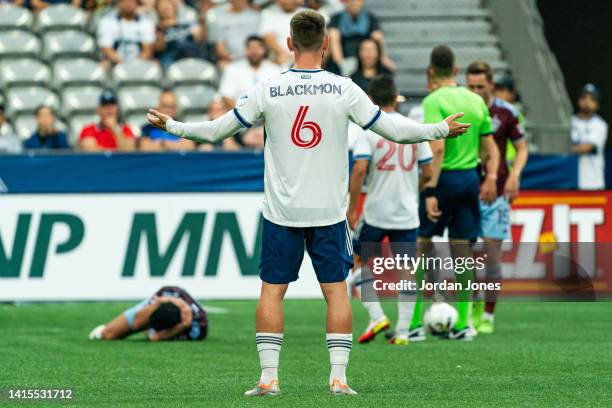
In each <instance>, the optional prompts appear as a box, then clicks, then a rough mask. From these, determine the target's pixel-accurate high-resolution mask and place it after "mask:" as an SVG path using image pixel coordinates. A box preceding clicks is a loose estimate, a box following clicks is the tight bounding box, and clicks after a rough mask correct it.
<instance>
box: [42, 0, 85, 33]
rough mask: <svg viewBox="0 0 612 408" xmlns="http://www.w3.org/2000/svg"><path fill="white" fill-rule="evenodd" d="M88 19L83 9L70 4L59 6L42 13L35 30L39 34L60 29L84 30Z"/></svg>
mask: <svg viewBox="0 0 612 408" xmlns="http://www.w3.org/2000/svg"><path fill="white" fill-rule="evenodd" d="M86 22H87V17H86V16H85V12H84V11H83V10H82V9H78V8H76V7H73V6H70V5H68V4H57V5H53V6H50V7H47V8H46V9H44V10H42V11H40V13H38V17H37V18H36V22H35V24H34V29H35V30H36V31H38V32H45V31H49V30H60V29H75V30H83V29H84V28H85V23H86Z"/></svg>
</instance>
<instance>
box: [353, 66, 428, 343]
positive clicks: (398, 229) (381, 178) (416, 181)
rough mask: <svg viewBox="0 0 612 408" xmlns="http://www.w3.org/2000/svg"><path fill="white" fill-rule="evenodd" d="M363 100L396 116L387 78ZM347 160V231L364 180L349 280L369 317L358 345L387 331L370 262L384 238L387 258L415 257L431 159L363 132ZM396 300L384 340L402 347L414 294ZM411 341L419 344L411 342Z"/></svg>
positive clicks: (424, 147)
mask: <svg viewBox="0 0 612 408" xmlns="http://www.w3.org/2000/svg"><path fill="white" fill-rule="evenodd" d="M368 94H369V95H370V98H371V99H372V100H373V101H374V103H376V104H377V105H378V106H380V108H381V109H382V110H383V111H384V112H388V113H389V115H394V116H400V117H401V116H402V115H401V114H400V113H398V112H396V110H395V109H396V106H397V97H398V95H399V93H398V91H397V87H396V85H395V81H394V80H393V78H392V77H391V76H390V75H380V76H377V77H376V78H374V79H372V81H370V85H369V87H368ZM358 130H359V129H358ZM353 160H354V164H353V172H352V175H351V183H350V188H349V190H350V200H349V210H348V213H347V218H348V220H349V224H350V225H355V224H354V223H355V217H356V209H357V201H358V198H359V195H360V191H361V186H362V185H363V182H364V180H365V177H366V174H367V177H368V185H367V196H366V200H365V206H364V209H363V214H361V217H360V218H359V221H358V222H357V223H356V226H355V243H354V249H355V254H356V256H355V258H356V262H355V264H356V265H358V264H359V263H362V266H361V267H359V268H357V269H356V270H355V271H354V272H353V275H352V276H351V279H350V281H351V282H352V283H354V285H355V286H356V287H357V288H359V289H361V290H360V292H361V300H362V304H363V306H364V307H365V308H366V310H367V311H368V315H369V317H370V323H369V324H368V327H367V328H366V330H365V331H364V332H363V334H362V335H361V336H360V337H359V342H360V343H368V342H370V341H372V340H374V338H375V337H376V335H378V334H379V333H381V332H382V331H385V330H387V329H389V327H390V321H389V319H388V318H387V316H386V315H385V313H384V312H383V309H382V307H381V306H380V302H379V301H378V296H377V292H376V290H375V289H374V284H373V282H374V276H373V275H372V273H371V271H370V266H369V263H370V260H371V259H372V257H374V256H381V255H383V254H384V253H383V251H382V247H381V242H382V241H383V240H384V239H385V238H388V239H389V243H390V249H391V252H392V253H393V255H401V256H403V255H408V256H411V257H415V256H416V239H417V235H418V228H419V190H420V186H421V185H423V184H424V183H425V182H426V181H428V180H429V177H431V161H432V153H431V148H430V147H429V143H427V142H424V143H419V144H411V145H402V144H397V143H394V142H391V141H389V140H387V139H384V138H382V137H381V136H379V135H378V134H376V133H374V132H372V131H371V130H368V131H361V132H360V133H359V134H358V136H357V137H356V141H355V147H354V148H353ZM387 255H389V253H388V251H387ZM399 278H400V279H405V280H409V279H410V278H411V276H410V274H409V271H403V272H402V275H401V276H399ZM347 283H348V281H347ZM397 297H398V299H397V300H398V320H397V326H396V330H395V335H394V336H393V337H392V338H391V339H390V343H391V344H395V345H407V344H408V340H409V338H410V334H411V333H410V331H409V323H410V319H412V312H413V310H412V309H413V306H414V300H415V299H414V298H415V293H411V292H409V291H404V290H402V291H398V294H397ZM412 340H420V339H418V338H415V337H413V338H412Z"/></svg>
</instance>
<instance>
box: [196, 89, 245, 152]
mask: <svg viewBox="0 0 612 408" xmlns="http://www.w3.org/2000/svg"><path fill="white" fill-rule="evenodd" d="M228 110H229V109H228V108H227V106H225V103H224V102H223V100H222V99H221V98H215V99H213V100H212V101H211V102H210V104H209V105H208V109H207V110H206V116H205V117H204V120H215V119H217V118H220V117H221V116H223V115H224V114H225V113H226V112H227V111H228ZM239 137H240V136H239V134H235V135H234V136H233V137H228V138H227V139H223V140H222V141H220V142H217V143H216V144H214V145H212V144H210V143H204V144H201V145H200V146H199V147H198V150H202V151H211V150H213V149H214V147H215V146H217V147H220V148H222V149H223V150H228V151H229V150H240V143H238V141H237V139H238V138H239Z"/></svg>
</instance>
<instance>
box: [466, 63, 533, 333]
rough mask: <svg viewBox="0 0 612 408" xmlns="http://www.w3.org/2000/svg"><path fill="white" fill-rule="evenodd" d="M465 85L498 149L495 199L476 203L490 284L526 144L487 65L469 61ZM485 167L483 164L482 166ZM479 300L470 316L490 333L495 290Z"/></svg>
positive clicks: (496, 273) (497, 271)
mask: <svg viewBox="0 0 612 408" xmlns="http://www.w3.org/2000/svg"><path fill="white" fill-rule="evenodd" d="M466 75H467V85H468V88H470V89H471V90H472V91H473V92H476V93H477V94H478V95H480V96H481V97H482V99H484V101H485V103H486V104H487V106H488V107H489V113H490V114H491V118H492V122H493V132H494V133H493V137H494V139H495V143H496V144H497V148H498V149H499V152H500V160H499V167H498V168H497V171H496V175H497V198H496V199H495V201H493V202H491V203H486V202H484V201H482V200H481V202H480V236H481V237H482V239H483V241H484V248H485V253H486V256H487V259H486V280H487V281H488V282H490V283H499V282H500V281H501V252H502V251H501V245H502V241H503V240H504V239H508V238H510V203H511V202H512V200H514V199H515V198H516V197H517V196H518V190H519V185H520V177H521V172H522V171H523V168H524V167H525V164H526V163H527V157H528V155H529V153H528V152H527V143H526V142H525V138H524V137H523V131H522V129H521V125H520V124H519V116H518V112H517V111H516V109H515V108H514V106H512V105H511V104H510V103H508V102H506V101H503V100H501V99H498V98H496V97H494V96H493V93H494V91H495V84H494V82H493V72H492V71H491V67H490V66H489V65H488V64H487V63H485V62H481V61H476V62H473V63H471V64H470V65H469V66H468V68H467V73H466ZM508 142H510V143H512V146H514V148H515V150H516V157H515V159H514V163H513V166H512V170H510V169H509V168H508V163H507V162H506V147H507V146H508ZM483 167H484V168H485V169H488V168H487V166H483ZM484 295H485V301H486V302H485V303H483V301H482V300H480V299H479V300H477V301H476V302H474V310H473V312H472V318H473V320H474V326H475V327H476V330H477V331H478V332H479V333H493V330H494V325H493V324H494V322H493V314H494V313H495V304H496V302H497V292H495V291H490V292H487V293H485V294H484Z"/></svg>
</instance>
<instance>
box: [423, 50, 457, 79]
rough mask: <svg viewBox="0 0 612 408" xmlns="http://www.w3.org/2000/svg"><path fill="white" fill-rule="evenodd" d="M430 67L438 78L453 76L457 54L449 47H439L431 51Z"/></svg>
mask: <svg viewBox="0 0 612 408" xmlns="http://www.w3.org/2000/svg"><path fill="white" fill-rule="evenodd" d="M429 66H430V68H431V69H432V70H433V74H434V75H435V76H436V77H438V78H448V77H450V76H453V70H454V69H455V53H454V52H453V50H451V49H450V47H449V46H448V45H438V46H437V47H435V48H434V49H433V50H431V56H430V58H429Z"/></svg>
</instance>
